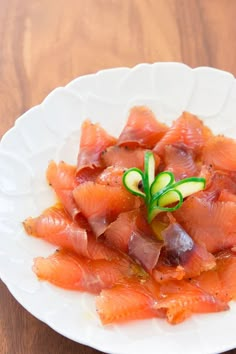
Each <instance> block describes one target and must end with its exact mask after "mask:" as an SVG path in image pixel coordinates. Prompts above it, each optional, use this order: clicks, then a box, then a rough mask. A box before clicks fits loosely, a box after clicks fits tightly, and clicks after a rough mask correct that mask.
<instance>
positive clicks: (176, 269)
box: [152, 262, 185, 283]
mask: <svg viewBox="0 0 236 354" xmlns="http://www.w3.org/2000/svg"><path fill="white" fill-rule="evenodd" d="M152 276H153V278H154V279H155V280H156V281H157V282H158V283H164V282H167V281H169V280H181V279H183V278H184V276H185V270H184V268H183V267H182V266H180V265H177V266H173V265H169V264H165V263H161V262H158V265H157V266H156V268H155V269H153V272H152Z"/></svg>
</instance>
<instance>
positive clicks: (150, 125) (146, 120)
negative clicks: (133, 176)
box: [117, 106, 168, 148]
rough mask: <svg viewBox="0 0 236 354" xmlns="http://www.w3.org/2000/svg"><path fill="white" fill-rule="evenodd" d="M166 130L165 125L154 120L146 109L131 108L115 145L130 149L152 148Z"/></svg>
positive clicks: (140, 107)
mask: <svg viewBox="0 0 236 354" xmlns="http://www.w3.org/2000/svg"><path fill="white" fill-rule="evenodd" d="M167 129H168V128H167V126H166V125H165V124H163V123H160V122H158V121H157V120H156V118H155V116H154V114H153V112H152V111H151V110H150V109H148V108H147V107H143V106H137V107H133V108H132V109H131V110H130V114H129V117H128V120H127V123H126V125H125V127H124V129H123V130H122V132H121V134H120V136H119V139H118V143H117V144H118V145H119V146H128V147H132V148H136V147H144V148H153V147H154V145H155V144H156V143H157V142H158V141H159V140H160V139H161V138H162V137H163V135H164V134H165V133H166V131H167Z"/></svg>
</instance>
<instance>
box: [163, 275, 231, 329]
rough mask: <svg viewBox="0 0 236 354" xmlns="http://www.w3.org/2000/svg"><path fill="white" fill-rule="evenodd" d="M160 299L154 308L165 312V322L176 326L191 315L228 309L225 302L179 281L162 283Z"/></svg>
mask: <svg viewBox="0 0 236 354" xmlns="http://www.w3.org/2000/svg"><path fill="white" fill-rule="evenodd" d="M160 292H161V294H162V298H161V299H160V300H159V301H158V303H157V306H156V308H157V309H159V310H163V311H165V316H166V318H167V321H168V322H169V323H171V324H177V323H180V322H182V321H184V320H185V319H186V318H188V317H190V316H191V315H192V314H193V313H209V312H219V311H225V310H228V309H229V306H228V305H227V303H226V302H224V301H221V300H220V299H217V298H216V297H215V296H213V295H211V294H209V293H207V292H205V291H203V290H202V289H199V288H197V287H196V286H193V285H192V284H190V283H188V282H186V281H184V280H180V281H170V282H167V283H163V284H162V285H161V287H160Z"/></svg>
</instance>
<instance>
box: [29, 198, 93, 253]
mask: <svg viewBox="0 0 236 354" xmlns="http://www.w3.org/2000/svg"><path fill="white" fill-rule="evenodd" d="M23 226H24V228H25V231H26V232H27V233H28V234H29V235H32V236H35V237H39V238H41V239H43V240H45V241H47V242H50V243H52V244H54V245H56V246H60V247H64V248H65V249H68V250H72V251H76V252H78V253H79V254H82V255H87V249H88V237H87V236H88V235H87V231H86V230H85V229H84V228H82V227H80V226H79V224H78V223H77V222H74V221H73V220H72V219H71V217H70V216H69V215H68V214H67V213H66V212H65V210H64V209H63V207H62V206H61V205H60V204H57V205H55V206H53V207H51V208H48V209H46V210H45V211H44V212H43V213H42V214H41V215H40V216H38V217H35V218H28V219H26V220H25V221H24V222H23Z"/></svg>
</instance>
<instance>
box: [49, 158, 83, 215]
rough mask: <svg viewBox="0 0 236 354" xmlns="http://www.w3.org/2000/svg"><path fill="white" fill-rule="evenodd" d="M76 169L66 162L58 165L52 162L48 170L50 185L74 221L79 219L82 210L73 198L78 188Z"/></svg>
mask: <svg viewBox="0 0 236 354" xmlns="http://www.w3.org/2000/svg"><path fill="white" fill-rule="evenodd" d="M75 176H76V167H75V166H72V165H68V164H67V163H65V162H64V161H61V162H59V163H58V164H56V163H55V162H54V161H51V162H50V163H49V165H48V168H47V180H48V183H49V184H50V185H51V186H52V188H53V189H54V191H55V193H56V195H57V197H58V199H59V200H60V202H61V203H62V204H63V206H64V208H65V209H66V210H67V211H68V213H69V214H70V215H71V216H72V218H73V219H76V218H77V217H79V214H80V210H79V208H78V206H77V205H76V203H75V200H74V197H73V193H72V192H73V189H74V188H75V187H76V185H77V182H76V178H75Z"/></svg>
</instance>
